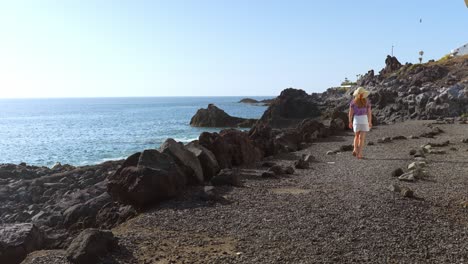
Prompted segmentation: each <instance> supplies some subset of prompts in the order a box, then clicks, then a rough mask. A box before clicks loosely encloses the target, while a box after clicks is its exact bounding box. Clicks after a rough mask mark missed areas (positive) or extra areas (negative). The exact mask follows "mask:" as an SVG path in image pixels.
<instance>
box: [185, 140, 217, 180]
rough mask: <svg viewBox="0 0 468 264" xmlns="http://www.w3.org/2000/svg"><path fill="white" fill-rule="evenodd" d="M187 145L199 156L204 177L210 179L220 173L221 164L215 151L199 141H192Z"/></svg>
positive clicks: (188, 148)
mask: <svg viewBox="0 0 468 264" xmlns="http://www.w3.org/2000/svg"><path fill="white" fill-rule="evenodd" d="M185 147H186V148H187V150H189V151H190V152H192V153H193V154H194V155H195V156H196V157H197V158H198V161H199V162H200V164H201V167H202V169H203V177H204V179H205V180H210V179H211V178H213V176H215V175H216V174H218V172H219V170H220V169H219V164H218V161H217V160H216V157H215V155H214V154H213V152H211V151H210V150H209V149H207V148H205V147H204V146H202V145H200V144H199V143H198V141H192V142H190V143H189V144H187V145H186V146H185Z"/></svg>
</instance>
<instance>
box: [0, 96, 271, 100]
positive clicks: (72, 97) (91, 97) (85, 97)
mask: <svg viewBox="0 0 468 264" xmlns="http://www.w3.org/2000/svg"><path fill="white" fill-rule="evenodd" d="M277 96H279V95H152V96H76V97H74V96H69V97H67V96H64V97H0V100H10V99H14V100H18V99H105V98H109V99H110V98H171V97H172V98H174V97H194V98H201V97H245V98H249V97H277Z"/></svg>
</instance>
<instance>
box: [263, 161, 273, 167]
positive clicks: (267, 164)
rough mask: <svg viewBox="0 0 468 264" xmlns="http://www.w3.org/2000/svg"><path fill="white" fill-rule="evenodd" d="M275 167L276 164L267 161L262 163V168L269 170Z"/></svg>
mask: <svg viewBox="0 0 468 264" xmlns="http://www.w3.org/2000/svg"><path fill="white" fill-rule="evenodd" d="M275 165H276V163H274V162H272V161H265V162H263V163H262V167H267V168H270V167H273V166H275Z"/></svg>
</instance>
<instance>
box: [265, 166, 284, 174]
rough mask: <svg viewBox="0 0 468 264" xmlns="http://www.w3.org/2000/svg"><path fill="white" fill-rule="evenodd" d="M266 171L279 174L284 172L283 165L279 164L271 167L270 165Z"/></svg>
mask: <svg viewBox="0 0 468 264" xmlns="http://www.w3.org/2000/svg"><path fill="white" fill-rule="evenodd" d="M268 171H269V172H272V173H274V174H275V175H281V174H284V173H285V171H284V169H283V167H282V166H280V165H275V166H273V167H270V169H268Z"/></svg>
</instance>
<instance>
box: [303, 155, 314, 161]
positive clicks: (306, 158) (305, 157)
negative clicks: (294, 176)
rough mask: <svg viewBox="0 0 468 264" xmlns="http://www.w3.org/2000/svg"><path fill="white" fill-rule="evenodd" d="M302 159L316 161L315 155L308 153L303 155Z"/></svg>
mask: <svg viewBox="0 0 468 264" xmlns="http://www.w3.org/2000/svg"><path fill="white" fill-rule="evenodd" d="M302 159H303V160H304V161H306V162H313V161H315V157H314V156H312V155H310V154H307V155H302Z"/></svg>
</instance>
